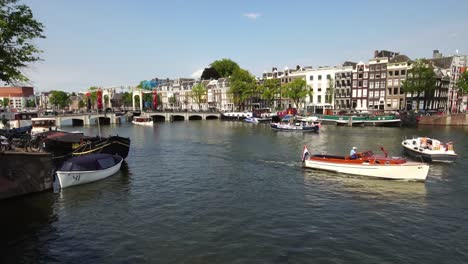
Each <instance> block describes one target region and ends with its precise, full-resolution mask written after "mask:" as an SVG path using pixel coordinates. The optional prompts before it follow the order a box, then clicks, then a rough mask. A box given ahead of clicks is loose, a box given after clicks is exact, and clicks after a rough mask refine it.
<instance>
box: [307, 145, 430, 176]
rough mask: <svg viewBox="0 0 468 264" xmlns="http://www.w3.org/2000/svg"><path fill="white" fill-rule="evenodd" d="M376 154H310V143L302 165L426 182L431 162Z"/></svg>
mask: <svg viewBox="0 0 468 264" xmlns="http://www.w3.org/2000/svg"><path fill="white" fill-rule="evenodd" d="M382 150H383V151H384V153H385V155H375V154H374V153H373V152H372V151H370V150H368V151H364V152H358V153H356V155H355V157H353V158H352V157H351V156H340V155H328V154H314V155H310V154H309V151H308V149H307V146H304V149H303V154H302V162H303V166H304V167H306V168H311V169H317V170H324V171H332V172H336V173H344V174H350V175H358V176H367V177H374V178H382V179H391V180H405V181H425V180H426V178H427V174H428V173H429V165H427V164H425V163H421V162H411V161H407V160H406V159H404V158H401V157H388V154H387V153H386V152H385V150H384V149H383V148H382Z"/></svg>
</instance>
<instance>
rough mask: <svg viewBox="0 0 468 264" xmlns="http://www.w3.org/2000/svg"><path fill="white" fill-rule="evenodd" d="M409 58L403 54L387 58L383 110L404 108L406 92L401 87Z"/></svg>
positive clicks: (406, 72)
mask: <svg viewBox="0 0 468 264" xmlns="http://www.w3.org/2000/svg"><path fill="white" fill-rule="evenodd" d="M409 63H410V59H409V58H408V57H407V56H405V55H397V56H395V57H393V58H391V59H390V60H389V63H388V65H387V92H386V94H385V110H386V111H399V110H404V109H406V94H405V92H404V91H403V89H402V86H403V82H404V81H405V80H406V76H407V74H408V66H409Z"/></svg>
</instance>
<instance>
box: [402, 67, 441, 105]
mask: <svg viewBox="0 0 468 264" xmlns="http://www.w3.org/2000/svg"><path fill="white" fill-rule="evenodd" d="M435 88H436V75H435V73H434V69H433V67H432V65H431V64H430V63H429V62H428V61H427V60H426V59H418V60H416V61H415V62H414V63H413V65H412V67H411V68H410V69H409V70H408V78H406V80H405V81H403V86H402V89H403V91H404V92H405V93H411V97H412V98H414V96H413V95H414V93H416V94H417V97H416V100H417V106H416V108H418V107H419V102H420V100H421V93H424V106H423V108H424V109H425V108H426V103H427V100H428V98H429V95H431V94H432V92H433V91H434V90H435Z"/></svg>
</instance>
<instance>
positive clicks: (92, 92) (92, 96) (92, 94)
mask: <svg viewBox="0 0 468 264" xmlns="http://www.w3.org/2000/svg"><path fill="white" fill-rule="evenodd" d="M98 89H99V88H98V87H96V86H91V87H89V89H88V90H89V94H90V95H89V98H90V99H91V107H92V108H93V109H94V106H95V105H96V103H97V91H98Z"/></svg>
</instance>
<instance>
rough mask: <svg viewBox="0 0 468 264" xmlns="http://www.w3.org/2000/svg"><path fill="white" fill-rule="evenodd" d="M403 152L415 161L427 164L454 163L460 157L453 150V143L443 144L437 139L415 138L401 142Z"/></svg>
mask: <svg viewBox="0 0 468 264" xmlns="http://www.w3.org/2000/svg"><path fill="white" fill-rule="evenodd" d="M401 146H402V147H403V152H404V153H405V154H406V155H408V156H410V157H412V158H415V159H422V160H423V161H425V162H446V163H451V162H454V161H455V160H456V159H457V158H458V155H457V154H456V153H455V151H454V149H453V143H452V142H448V143H442V142H440V141H439V140H437V139H433V138H427V137H415V138H412V139H405V140H403V141H402V142H401Z"/></svg>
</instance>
